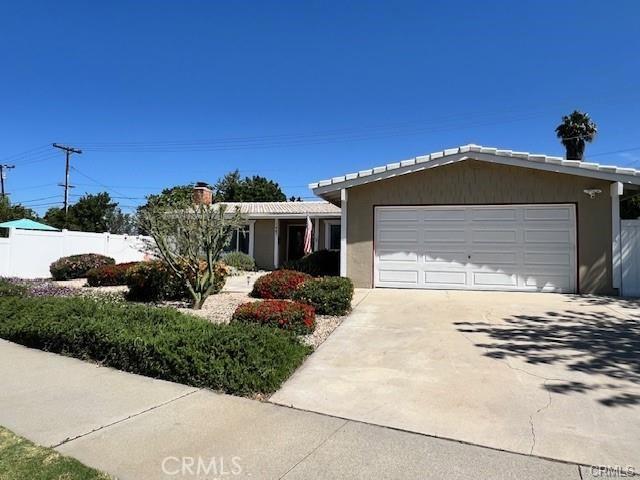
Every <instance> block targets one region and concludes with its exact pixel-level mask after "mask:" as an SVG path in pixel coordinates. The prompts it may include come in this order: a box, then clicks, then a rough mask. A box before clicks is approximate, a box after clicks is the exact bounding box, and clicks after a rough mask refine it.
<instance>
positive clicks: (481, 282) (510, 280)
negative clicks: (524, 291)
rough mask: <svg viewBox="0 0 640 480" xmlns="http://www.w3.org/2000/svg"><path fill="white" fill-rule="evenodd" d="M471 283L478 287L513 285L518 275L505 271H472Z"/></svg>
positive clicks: (515, 284)
mask: <svg viewBox="0 0 640 480" xmlns="http://www.w3.org/2000/svg"><path fill="white" fill-rule="evenodd" d="M473 284H474V285H476V286H479V287H483V286H484V287H515V286H517V284H518V277H517V275H516V274H515V273H512V274H509V273H507V272H473Z"/></svg>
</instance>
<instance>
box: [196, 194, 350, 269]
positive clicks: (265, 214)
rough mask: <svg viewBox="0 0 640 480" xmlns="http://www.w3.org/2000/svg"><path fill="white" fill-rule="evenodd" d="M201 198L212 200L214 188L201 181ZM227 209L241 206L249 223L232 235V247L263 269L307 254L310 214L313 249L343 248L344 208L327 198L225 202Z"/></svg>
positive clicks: (201, 200)
mask: <svg viewBox="0 0 640 480" xmlns="http://www.w3.org/2000/svg"><path fill="white" fill-rule="evenodd" d="M194 199H195V200H196V201H197V202H205V203H210V202H211V191H210V189H209V188H208V187H207V186H206V185H205V184H201V183H199V184H197V185H196V187H195V192H194ZM215 205H226V207H227V211H235V210H236V209H239V210H240V213H242V215H243V217H244V218H246V220H247V224H246V225H245V226H244V227H243V228H239V229H238V230H237V231H236V233H235V234H234V235H233V237H232V239H231V244H230V246H229V251H238V252H244V253H246V254H248V255H251V256H252V257H253V258H254V259H255V261H256V265H257V266H258V267H259V268H262V269H268V270H270V269H274V268H278V267H280V266H281V265H282V264H283V263H284V262H286V261H289V260H297V259H298V258H300V257H302V256H303V255H304V251H303V249H304V233H305V229H306V225H307V217H309V218H310V219H311V222H312V225H313V229H312V232H313V237H312V239H313V241H312V247H313V250H314V251H316V250H323V249H328V250H338V249H339V248H340V208H339V207H336V206H335V205H333V204H331V203H329V202H324V201H315V202H224V203H216V204H215Z"/></svg>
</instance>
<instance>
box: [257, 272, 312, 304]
mask: <svg viewBox="0 0 640 480" xmlns="http://www.w3.org/2000/svg"><path fill="white" fill-rule="evenodd" d="M310 278H311V276H310V275H307V274H306V273H302V272H295V271H293V270H276V271H274V272H271V273H268V274H266V275H263V276H262V277H260V278H258V279H257V280H256V281H255V283H254V284H253V290H252V291H251V296H252V297H256V298H291V296H292V295H293V292H295V291H296V289H297V288H298V287H299V286H300V285H302V284H303V283H304V282H305V281H307V280H309V279H310Z"/></svg>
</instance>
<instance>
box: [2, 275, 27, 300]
mask: <svg viewBox="0 0 640 480" xmlns="http://www.w3.org/2000/svg"><path fill="white" fill-rule="evenodd" d="M27 293H28V290H27V287H25V286H24V285H19V284H16V283H13V282H11V281H9V280H7V279H5V278H0V297H22V296H25V295H27Z"/></svg>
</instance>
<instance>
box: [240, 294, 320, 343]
mask: <svg viewBox="0 0 640 480" xmlns="http://www.w3.org/2000/svg"><path fill="white" fill-rule="evenodd" d="M315 319H316V314H315V311H314V310H313V307H311V306H310V305H305V304H304V303H298V302H290V301H288V300H263V301H260V302H249V303H243V304H242V305H240V306H238V308H236V311H235V312H233V316H232V317H231V321H232V322H241V323H257V324H258V325H266V326H268V327H278V328H282V329H283V330H290V331H292V332H294V333H297V334H299V335H305V334H307V333H311V332H313V331H314V330H315V328H316V320H315Z"/></svg>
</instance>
